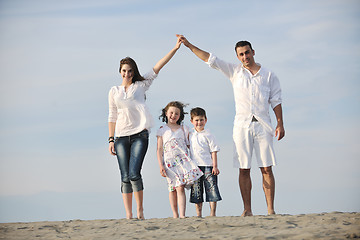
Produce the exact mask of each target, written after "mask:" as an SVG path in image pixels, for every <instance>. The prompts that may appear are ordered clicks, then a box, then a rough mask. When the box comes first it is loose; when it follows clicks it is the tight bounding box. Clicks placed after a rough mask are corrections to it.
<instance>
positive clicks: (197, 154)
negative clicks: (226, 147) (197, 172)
mask: <svg viewBox="0 0 360 240" xmlns="http://www.w3.org/2000/svg"><path fill="white" fill-rule="evenodd" d="M189 140H190V156H191V159H192V160H193V161H195V162H196V164H197V165H198V166H209V167H210V166H213V161H212V158H211V153H212V152H219V151H220V147H219V146H218V145H217V142H216V139H215V137H214V136H213V135H212V134H211V133H210V131H209V130H207V129H204V130H203V131H201V132H197V131H196V130H195V129H194V128H193V129H191V131H190V133H189Z"/></svg>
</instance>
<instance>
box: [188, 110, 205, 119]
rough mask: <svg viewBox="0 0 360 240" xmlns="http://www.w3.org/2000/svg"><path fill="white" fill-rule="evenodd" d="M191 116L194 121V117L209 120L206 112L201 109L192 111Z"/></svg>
mask: <svg viewBox="0 0 360 240" xmlns="http://www.w3.org/2000/svg"><path fill="white" fill-rule="evenodd" d="M190 116H191V119H193V118H194V117H205V119H207V117H206V112H205V110H204V109H202V108H201V107H196V108H193V109H191V111H190Z"/></svg>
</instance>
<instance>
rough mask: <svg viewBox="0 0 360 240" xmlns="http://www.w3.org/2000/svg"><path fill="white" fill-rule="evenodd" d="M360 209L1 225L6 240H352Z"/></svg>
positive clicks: (359, 232)
mask: <svg viewBox="0 0 360 240" xmlns="http://www.w3.org/2000/svg"><path fill="white" fill-rule="evenodd" d="M352 238H360V213H358V212H357V213H343V212H332V213H321V214H303V215H272V216H253V217H239V216H230V217H205V218H197V217H189V218H186V219H173V218H162V219H156V218H154V219H147V220H142V221H140V220H135V219H134V220H126V219H112V220H88V221H82V220H71V221H59V222H29V223H2V224H0V239H7V240H8V239H9V240H11V239H16V240H23V239H46V240H51V239H76V240H82V239H86V240H92V239H102V240H104V239H105V240H108V239H109V240H112V239H141V240H143V239H189V240H190V239H352Z"/></svg>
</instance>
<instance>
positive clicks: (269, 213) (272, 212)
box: [268, 210, 276, 215]
mask: <svg viewBox="0 0 360 240" xmlns="http://www.w3.org/2000/svg"><path fill="white" fill-rule="evenodd" d="M275 214H276V213H275V211H274V210H269V211H268V215H275Z"/></svg>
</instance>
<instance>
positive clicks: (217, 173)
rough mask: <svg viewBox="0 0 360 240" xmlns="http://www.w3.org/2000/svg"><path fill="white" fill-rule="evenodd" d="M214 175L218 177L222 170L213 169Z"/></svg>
mask: <svg viewBox="0 0 360 240" xmlns="http://www.w3.org/2000/svg"><path fill="white" fill-rule="evenodd" d="M211 173H212V174H213V175H215V176H217V175H219V174H220V170H219V169H218V168H217V167H213V170H212V172H211Z"/></svg>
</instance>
